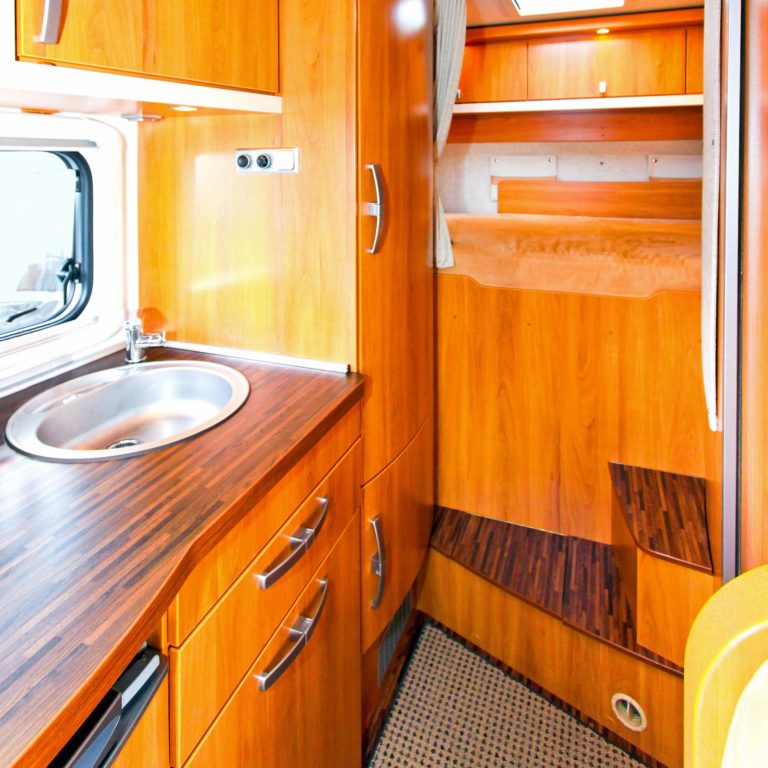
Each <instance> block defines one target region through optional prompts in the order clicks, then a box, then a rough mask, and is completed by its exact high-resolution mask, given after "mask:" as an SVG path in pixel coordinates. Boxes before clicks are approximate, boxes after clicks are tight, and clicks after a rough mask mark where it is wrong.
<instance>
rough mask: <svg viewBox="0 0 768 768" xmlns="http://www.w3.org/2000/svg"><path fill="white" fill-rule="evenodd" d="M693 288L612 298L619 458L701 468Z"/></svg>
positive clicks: (688, 470)
mask: <svg viewBox="0 0 768 768" xmlns="http://www.w3.org/2000/svg"><path fill="white" fill-rule="evenodd" d="M699 302H700V298H699V294H698V293H682V292H681V293H672V292H664V293H660V294H658V295H657V296H655V297H654V298H653V299H649V300H648V301H642V302H640V301H638V302H633V301H627V302H622V303H621V304H619V305H617V307H616V311H617V315H616V317H617V318H618V321H619V326H618V331H619V342H618V343H619V349H620V350H621V353H620V356H619V391H620V393H621V394H620V401H621V412H620V419H619V424H618V430H619V444H618V447H619V450H618V453H619V456H620V457H621V458H620V459H619V461H620V462H621V463H623V464H630V465H632V466H637V467H648V468H650V469H661V470H664V471H665V472H676V473H678V474H681V475H694V476H696V477H704V476H705V475H706V460H705V455H706V444H707V441H708V440H711V439H712V433H711V432H710V431H709V428H708V426H707V422H706V413H705V406H704V384H703V381H702V374H701V330H700V322H701V321H700V307H699Z"/></svg>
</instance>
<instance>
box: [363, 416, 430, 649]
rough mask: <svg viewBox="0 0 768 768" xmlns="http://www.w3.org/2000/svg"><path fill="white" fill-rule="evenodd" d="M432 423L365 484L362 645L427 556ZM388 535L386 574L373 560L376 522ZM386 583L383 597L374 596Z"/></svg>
mask: <svg viewBox="0 0 768 768" xmlns="http://www.w3.org/2000/svg"><path fill="white" fill-rule="evenodd" d="M433 439H434V438H433V423H432V420H431V419H430V420H429V421H428V422H427V423H426V424H424V426H422V428H421V429H420V430H419V432H418V434H417V435H416V437H415V438H414V440H413V442H412V443H411V444H410V445H409V446H408V447H407V448H406V449H405V451H403V453H402V454H401V455H400V456H399V457H398V459H397V460H396V461H395V462H394V463H393V464H392V465H391V466H389V467H387V469H386V470H385V471H384V472H382V473H381V474H380V475H379V476H378V477H377V478H376V479H375V480H373V481H371V482H370V483H368V485H366V486H365V488H364V489H363V510H364V513H365V514H364V517H363V520H362V525H363V538H362V542H363V543H362V550H363V556H362V564H363V565H362V568H363V570H362V581H363V587H362V595H361V597H362V607H363V638H362V639H363V649H364V650H367V649H368V648H369V647H370V646H371V644H372V643H373V642H374V641H375V640H376V638H377V637H378V636H379V635H380V634H381V633H382V632H383V631H384V628H385V627H386V626H387V624H388V623H389V621H390V619H391V618H392V616H393V615H394V614H395V612H396V611H397V609H398V608H399V607H400V604H401V603H402V602H403V600H404V599H405V596H406V594H407V593H408V590H409V589H410V588H411V586H412V585H413V582H414V581H415V580H416V576H417V574H418V572H419V569H420V568H421V564H422V562H423V561H424V553H425V552H426V551H427V548H428V547H429V535H430V532H431V529H432V513H433V493H434V487H433V485H434V457H433V454H432V445H433ZM376 518H378V521H379V525H380V534H381V536H382V537H383V544H384V546H383V549H384V573H383V577H379V576H378V575H377V574H376V573H374V571H373V569H372V567H371V563H372V558H373V557H374V556H380V555H381V553H380V552H379V550H378V547H377V542H376V537H375V535H374V531H373V525H372V521H373V520H374V519H376ZM380 585H381V601H380V603H379V604H378V605H377V606H376V607H375V608H374V607H373V605H372V601H373V600H374V598H375V597H376V595H377V594H378V592H379V588H380Z"/></svg>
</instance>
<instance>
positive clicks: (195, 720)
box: [170, 441, 362, 765]
mask: <svg viewBox="0 0 768 768" xmlns="http://www.w3.org/2000/svg"><path fill="white" fill-rule="evenodd" d="M361 471H362V452H361V447H360V442H359V441H358V442H357V443H356V444H355V445H354V446H353V448H352V449H351V450H350V451H349V452H348V453H347V454H346V455H345V456H344V458H343V459H342V460H341V461H340V462H339V464H338V465H337V466H336V467H335V468H334V469H333V471H332V472H331V473H330V474H329V475H328V476H327V477H326V478H325V479H324V480H323V481H322V482H321V483H320V485H318V486H317V487H316V488H315V490H314V491H313V493H312V494H311V496H310V497H309V498H308V499H307V500H306V501H305V502H304V503H303V504H302V505H301V506H300V507H299V509H298V510H297V511H296V512H295V513H294V514H293V515H291V517H290V518H289V520H288V522H287V523H286V524H285V525H284V526H283V528H282V529H281V530H280V531H279V532H278V534H277V536H275V537H274V538H273V539H272V541H270V543H269V544H268V545H267V546H266V547H265V548H264V550H263V551H262V552H261V553H259V555H258V557H256V558H255V559H254V560H253V562H252V563H251V564H250V565H249V566H248V567H247V568H246V569H245V571H244V572H243V574H242V575H241V576H240V578H239V579H238V580H237V581H236V582H235V583H234V584H233V586H232V588H231V589H230V590H229V591H228V592H227V593H226V594H225V595H224V597H223V598H222V599H221V600H220V601H219V602H218V603H217V605H216V606H215V608H214V609H213V610H212V611H211V612H210V613H209V614H208V615H207V616H206V617H205V619H204V620H203V621H202V622H201V623H200V624H199V625H198V626H197V627H196V628H195V630H194V631H193V632H192V634H191V635H190V636H189V637H188V638H187V639H186V640H185V641H184V643H183V644H182V646H181V647H180V648H178V649H177V648H171V650H170V659H171V679H172V681H173V683H172V694H171V706H172V710H173V712H174V718H173V726H172V736H171V749H172V755H173V756H174V757H175V758H176V760H175V762H174V764H175V765H181V764H182V763H183V761H184V760H185V759H186V758H187V756H188V755H189V753H190V752H191V751H192V749H193V748H194V746H195V744H197V742H198V741H199V740H200V737H201V736H202V735H203V733H205V730H206V729H207V728H208V726H209V725H210V724H211V722H212V721H213V719H214V718H215V717H216V714H217V713H218V711H219V710H220V709H221V707H222V706H223V705H224V703H225V702H226V700H227V699H228V698H229V696H230V695H231V693H232V691H233V690H234V689H235V687H236V686H237V684H238V683H239V682H240V680H241V679H242V677H243V675H244V674H245V673H246V671H247V670H248V667H250V666H251V664H253V661H254V659H255V658H256V656H257V655H258V654H259V652H260V651H261V650H262V649H263V647H264V645H265V643H266V642H267V640H268V639H269V636H270V635H271V634H272V632H273V631H274V629H275V626H276V625H277V624H278V622H279V621H280V619H281V618H282V617H283V616H284V615H285V612H286V610H287V609H288V608H289V606H290V605H291V604H292V603H293V602H294V601H295V600H296V598H297V597H298V596H299V594H300V593H301V591H302V589H304V587H305V586H306V585H307V582H308V581H309V580H310V578H311V576H312V574H313V573H314V572H315V571H316V570H317V568H318V567H319V566H320V564H321V563H322V562H323V560H324V558H325V557H326V556H327V555H328V553H329V551H330V550H331V548H332V546H333V544H334V543H335V542H336V541H337V539H338V538H339V537H340V536H341V534H342V532H343V531H344V529H345V527H346V526H347V524H348V523H349V520H350V519H351V517H352V516H353V515H354V513H355V512H356V511H357V509H358V507H359V506H360V474H361Z"/></svg>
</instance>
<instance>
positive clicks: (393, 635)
mask: <svg viewBox="0 0 768 768" xmlns="http://www.w3.org/2000/svg"><path fill="white" fill-rule="evenodd" d="M412 610H413V595H412V593H411V592H410V591H409V592H408V594H407V595H406V596H405V600H403V604H402V605H401V606H400V607H399V608H398V609H397V613H396V614H395V615H394V617H393V619H392V621H390V622H389V626H387V629H386V630H385V632H384V636H383V637H382V638H381V643H380V644H379V685H381V681H382V680H383V679H384V675H385V674H386V673H387V668H388V667H389V663H390V662H391V661H392V657H393V656H394V655H395V650H396V649H397V644H398V643H399V642H400V638H401V637H402V636H403V630H404V629H405V625H406V624H407V623H408V617H409V616H410V615H411V611H412Z"/></svg>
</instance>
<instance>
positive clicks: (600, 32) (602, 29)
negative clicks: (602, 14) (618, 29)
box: [595, 27, 611, 35]
mask: <svg viewBox="0 0 768 768" xmlns="http://www.w3.org/2000/svg"><path fill="white" fill-rule="evenodd" d="M610 31H611V30H610V29H608V27H600V29H596V30H595V32H596V33H597V34H598V35H607V34H608V33H609V32H610Z"/></svg>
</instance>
